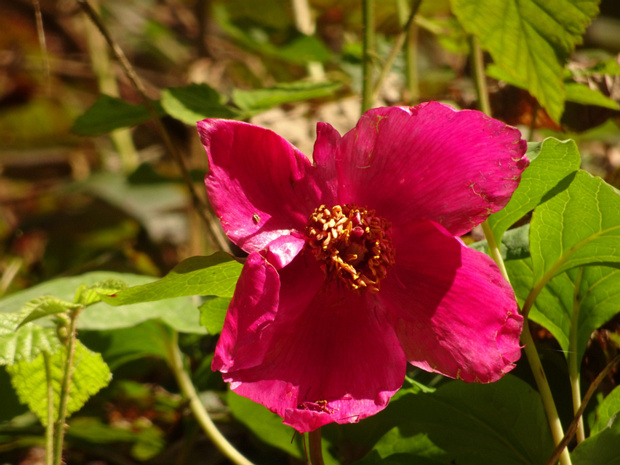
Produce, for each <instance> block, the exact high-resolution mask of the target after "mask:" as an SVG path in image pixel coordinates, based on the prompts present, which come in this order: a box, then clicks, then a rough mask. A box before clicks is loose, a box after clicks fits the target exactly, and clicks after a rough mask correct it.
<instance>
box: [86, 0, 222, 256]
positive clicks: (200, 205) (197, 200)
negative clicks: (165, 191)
mask: <svg viewBox="0 0 620 465" xmlns="http://www.w3.org/2000/svg"><path fill="white" fill-rule="evenodd" d="M76 1H77V3H78V4H79V5H80V7H81V8H82V10H83V11H84V13H86V15H87V16H88V17H89V18H90V20H91V21H92V22H93V24H95V26H97V29H99V32H101V34H102V35H103V37H104V38H105V40H106V42H107V43H108V45H109V46H110V48H111V49H112V53H113V54H114V57H115V58H116V59H117V60H118V61H119V63H120V64H121V66H122V67H123V70H124V71H125V74H126V75H127V77H128V78H129V80H130V81H131V83H132V84H133V86H134V87H135V89H136V90H137V91H138V93H139V94H140V96H141V97H142V100H143V102H144V105H145V106H146V109H147V110H148V112H149V114H150V115H151V118H152V120H153V122H154V123H155V126H156V127H157V131H158V132H159V135H160V136H161V138H162V140H163V141H164V145H165V146H166V148H167V149H168V151H169V152H170V154H171V155H172V158H173V159H174V161H175V162H176V164H177V166H178V167H179V170H180V171H181V175H182V176H183V180H184V181H185V184H186V185H187V189H188V191H189V193H190V196H191V198H192V201H193V203H194V207H195V208H196V211H197V212H198V214H199V215H200V218H201V219H202V220H203V221H204V222H205V224H206V225H207V228H208V229H209V232H210V233H211V236H212V238H213V240H214V241H215V243H216V244H217V245H218V246H219V247H220V248H221V249H222V250H224V251H225V252H228V253H231V249H230V246H229V245H228V242H227V241H226V237H225V236H224V234H223V233H222V231H221V230H220V229H219V227H218V225H217V220H216V219H215V218H214V217H213V214H211V212H210V211H209V209H208V207H207V205H206V203H205V202H204V201H203V200H202V199H201V197H200V196H199V195H198V193H197V192H196V189H195V188H194V182H193V181H192V178H191V176H190V174H189V170H188V169H187V166H185V160H184V159H183V157H182V156H181V154H180V153H179V151H178V150H177V148H176V146H175V145H174V144H173V143H172V139H171V138H170V134H168V131H167V130H166V127H165V126H164V124H163V123H162V120H161V118H160V117H159V114H158V113H157V110H156V109H155V106H154V105H153V102H151V99H150V98H149V97H148V95H147V93H146V88H145V87H144V84H142V81H141V80H140V78H139V77H138V75H137V74H136V72H135V70H134V69H133V67H132V66H131V63H129V60H128V59H127V57H126V56H125V53H124V52H123V50H122V49H121V47H120V46H119V45H118V43H116V41H115V40H114V39H113V38H112V36H111V34H110V32H109V31H108V29H107V27H106V26H105V24H103V21H101V17H100V16H99V14H98V13H97V12H96V11H95V10H94V9H93V7H92V6H91V5H90V3H88V1H87V0H76Z"/></svg>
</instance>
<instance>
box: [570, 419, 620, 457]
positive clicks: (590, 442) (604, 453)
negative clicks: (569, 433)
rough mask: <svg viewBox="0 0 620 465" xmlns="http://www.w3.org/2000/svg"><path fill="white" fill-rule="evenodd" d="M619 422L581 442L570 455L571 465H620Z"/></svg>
mask: <svg viewBox="0 0 620 465" xmlns="http://www.w3.org/2000/svg"><path fill="white" fill-rule="evenodd" d="M618 444H620V420H618V419H616V421H615V422H614V423H613V424H612V425H611V426H610V427H609V428H606V429H604V430H603V431H601V432H600V433H599V434H597V435H596V436H591V437H589V438H587V439H586V440H585V441H582V442H581V443H580V444H579V445H577V447H575V449H574V450H573V452H572V454H571V460H572V463H573V465H594V464H596V465H618V464H620V454H619V453H618V452H619V450H620V449H619V448H618Z"/></svg>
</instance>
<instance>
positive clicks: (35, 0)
mask: <svg viewBox="0 0 620 465" xmlns="http://www.w3.org/2000/svg"><path fill="white" fill-rule="evenodd" d="M32 4H33V6H34V17H35V20H36V23H37V36H38V37H39V47H41V53H42V54H43V66H44V68H45V90H46V91H47V94H48V95H49V94H51V92H52V79H51V76H52V72H51V67H50V59H49V55H48V54H47V42H46V41H45V29H44V28H43V15H42V14H41V4H40V3H39V0H32Z"/></svg>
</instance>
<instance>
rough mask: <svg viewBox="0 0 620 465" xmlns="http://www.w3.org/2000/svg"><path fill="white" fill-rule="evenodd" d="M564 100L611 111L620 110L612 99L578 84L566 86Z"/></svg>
mask: <svg viewBox="0 0 620 465" xmlns="http://www.w3.org/2000/svg"><path fill="white" fill-rule="evenodd" d="M566 100H567V101H569V102H575V103H580V104H582V105H596V106H598V107H603V108H609V109H611V110H618V109H620V105H618V102H616V101H615V100H614V99H612V98H609V97H607V96H606V95H603V93H602V92H601V91H600V90H596V89H590V88H589V87H588V86H587V85H586V84H581V83H578V82H569V83H567V84H566Z"/></svg>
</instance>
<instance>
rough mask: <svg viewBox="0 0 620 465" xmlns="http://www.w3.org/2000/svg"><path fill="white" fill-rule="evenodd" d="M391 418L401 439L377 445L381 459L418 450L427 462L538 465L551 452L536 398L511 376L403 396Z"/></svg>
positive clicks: (533, 393)
mask: <svg viewBox="0 0 620 465" xmlns="http://www.w3.org/2000/svg"><path fill="white" fill-rule="evenodd" d="M395 407H396V405H395ZM392 418H393V419H394V421H393V422H392V427H394V426H396V427H397V428H398V433H399V434H398V435H399V436H400V438H398V437H395V436H396V433H395V432H393V431H390V432H388V434H389V435H390V438H389V441H387V440H386V441H384V442H381V441H380V442H379V443H377V447H380V448H383V450H384V451H385V452H383V453H393V452H394V451H405V450H410V451H412V452H413V451H420V450H421V449H420V448H421V447H422V446H423V447H425V449H424V450H427V451H429V457H427V458H429V459H435V460H441V461H443V460H444V459H451V460H454V461H448V462H447V463H457V462H458V463H459V464H460V465H479V464H483V463H484V464H486V463H489V464H490V463H498V464H499V463H501V464H502V465H523V464H531V465H537V464H540V463H545V461H546V460H547V458H548V457H549V455H550V454H551V452H552V451H553V447H554V446H553V441H552V438H551V435H550V433H549V431H548V428H547V427H546V420H545V413H544V409H543V406H542V402H541V400H540V396H539V395H538V393H537V392H536V391H534V390H533V389H532V388H531V387H530V386H529V385H527V384H526V383H525V382H524V381H521V380H520V379H518V378H516V377H514V376H510V375H507V376H505V377H504V378H502V379H501V380H500V381H498V382H496V383H492V384H474V383H471V384H469V383H462V382H459V381H451V382H448V383H446V384H444V385H443V386H441V387H439V388H438V389H437V391H435V392H434V393H432V394H415V395H407V396H403V397H401V398H400V399H399V400H398V408H397V410H396V412H394V411H393V412H392ZM422 435H425V436H426V437H427V438H428V442H427V441H426V440H422V438H423V436H422ZM409 441H412V444H407V443H408V442H409ZM421 441H423V442H421ZM389 444H394V446H393V447H391V448H390V447H388V445H389ZM396 444H397V445H396ZM433 446H434V447H433ZM435 448H437V449H435ZM439 451H443V452H445V454H446V457H444V456H442V455H440V452H439ZM417 453H419V452H417ZM457 458H458V460H456V459H457ZM411 463H415V462H411Z"/></svg>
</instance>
